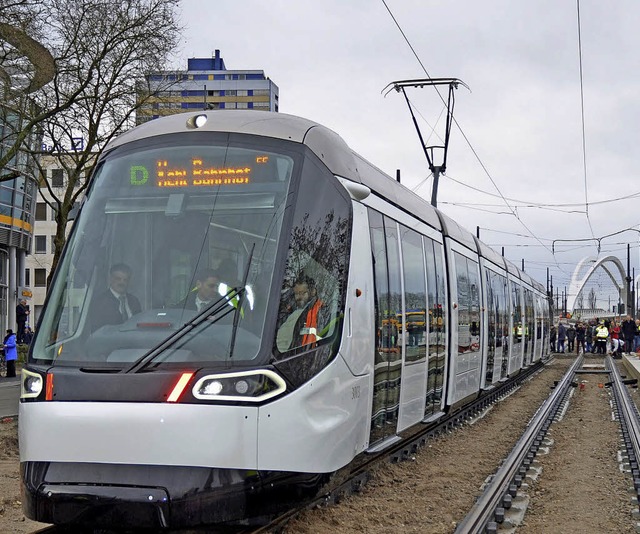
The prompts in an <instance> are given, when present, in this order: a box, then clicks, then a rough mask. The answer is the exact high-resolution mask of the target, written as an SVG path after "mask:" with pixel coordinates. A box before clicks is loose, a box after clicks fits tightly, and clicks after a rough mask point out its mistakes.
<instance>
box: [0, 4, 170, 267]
mask: <svg viewBox="0 0 640 534" xmlns="http://www.w3.org/2000/svg"><path fill="white" fill-rule="evenodd" d="M178 4H179V0H49V1H48V2H44V3H38V5H40V8H41V9H42V10H43V11H44V12H45V13H44V14H43V13H40V15H39V16H41V17H42V16H45V17H46V21H47V24H46V28H47V33H46V43H45V46H47V48H48V50H49V51H50V52H51V54H52V56H53V58H54V61H55V75H54V77H53V80H52V81H51V82H50V83H48V84H47V85H45V86H44V87H42V89H40V90H39V91H37V92H35V93H33V95H32V98H31V100H30V111H31V115H32V116H34V117H35V116H38V110H55V113H49V114H48V115H47V116H46V118H45V119H44V120H42V119H41V120H39V121H38V123H37V124H38V125H39V126H38V127H39V128H40V130H41V133H42V136H43V140H44V145H45V147H46V151H47V153H48V154H49V155H50V156H51V157H53V158H54V159H55V160H56V165H57V166H58V167H59V168H60V169H63V171H64V172H63V175H64V179H63V184H62V187H53V185H52V183H51V181H50V179H49V178H48V177H47V176H46V173H45V172H44V171H45V169H44V168H42V166H41V163H38V165H39V166H40V168H38V169H37V170H36V174H37V178H38V180H39V185H40V188H41V190H45V191H46V192H47V194H46V195H43V197H44V198H46V199H47V200H46V202H47V203H49V204H50V206H51V207H52V208H53V210H54V212H55V220H56V235H55V237H54V244H55V249H54V257H53V262H52V269H51V272H53V271H54V269H55V267H56V265H57V263H58V260H59V257H60V253H61V251H62V247H63V245H64V242H65V239H66V233H65V232H66V227H67V222H68V219H69V212H70V210H71V209H72V207H73V205H74V203H76V202H77V201H78V200H79V199H80V197H81V196H82V195H83V194H84V192H85V190H86V187H87V178H88V176H89V175H90V174H91V172H92V171H93V168H94V166H95V163H96V159H97V155H98V154H99V152H100V151H101V150H102V149H103V148H104V146H105V145H106V144H107V143H108V142H109V141H110V140H111V139H113V138H114V137H115V136H117V135H119V134H120V133H122V132H123V131H124V130H127V129H128V128H130V127H131V126H132V125H133V124H134V118H135V113H136V110H137V109H138V108H139V107H141V106H143V105H144V104H145V103H146V102H147V100H148V99H149V98H150V97H152V96H153V94H152V92H151V91H150V90H149V88H148V87H147V88H145V87H144V85H143V84H145V83H146V82H145V76H144V75H145V74H147V73H149V72H153V71H159V70H164V69H166V66H167V63H168V61H169V59H170V58H171V57H172V54H173V53H174V52H175V50H176V46H177V44H178V41H179V38H180V34H181V31H182V28H181V27H180V24H179V21H178V15H177V9H178ZM161 89H162V88H161ZM40 115H41V113H40ZM20 149H21V150H22V151H24V152H27V153H29V154H30V155H31V156H41V155H42V150H40V149H39V150H37V151H33V149H30V148H29V147H26V146H24V145H22V146H21V147H20ZM34 159H36V160H39V159H40V158H34ZM1 168H2V162H1V161H0V169H1ZM50 276H51V274H50Z"/></svg>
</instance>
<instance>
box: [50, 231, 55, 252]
mask: <svg viewBox="0 0 640 534" xmlns="http://www.w3.org/2000/svg"><path fill="white" fill-rule="evenodd" d="M55 251H56V236H54V235H52V236H51V254H53V253H54V252H55Z"/></svg>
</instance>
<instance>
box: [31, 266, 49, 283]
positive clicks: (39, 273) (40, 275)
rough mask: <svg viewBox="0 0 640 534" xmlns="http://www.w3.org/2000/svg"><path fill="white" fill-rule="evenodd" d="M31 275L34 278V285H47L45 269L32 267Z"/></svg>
mask: <svg viewBox="0 0 640 534" xmlns="http://www.w3.org/2000/svg"><path fill="white" fill-rule="evenodd" d="M33 277H34V278H35V280H34V282H35V284H34V285H35V287H47V271H46V269H34V270H33Z"/></svg>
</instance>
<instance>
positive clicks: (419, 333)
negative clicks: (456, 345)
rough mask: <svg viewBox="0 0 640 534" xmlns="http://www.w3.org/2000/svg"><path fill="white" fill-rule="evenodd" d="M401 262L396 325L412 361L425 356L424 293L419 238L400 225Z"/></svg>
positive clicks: (419, 359) (421, 252) (406, 357)
mask: <svg viewBox="0 0 640 534" xmlns="http://www.w3.org/2000/svg"><path fill="white" fill-rule="evenodd" d="M400 239H401V243H402V264H403V268H404V272H403V275H404V301H405V312H404V317H402V314H400V322H399V323H400V324H399V326H400V328H401V330H402V339H403V341H404V345H405V361H407V362H416V361H422V360H425V359H426V357H427V338H426V336H427V325H426V312H427V309H426V308H427V292H426V283H425V265H424V253H423V251H422V238H421V237H420V235H419V234H418V233H416V232H414V231H413V230H409V229H408V228H406V227H404V226H400Z"/></svg>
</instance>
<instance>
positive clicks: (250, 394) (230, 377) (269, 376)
mask: <svg viewBox="0 0 640 534" xmlns="http://www.w3.org/2000/svg"><path fill="white" fill-rule="evenodd" d="M286 389H287V386H286V383H285V381H284V379H283V378H282V377H281V376H280V375H278V374H277V373H275V372H273V371H270V370H268V369H260V370H254V371H242V372H238V373H225V374H217V375H207V376H203V377H202V378H201V379H200V380H198V381H197V382H196V383H195V385H194V386H193V390H192V392H193V396H194V397H195V398H197V399H203V400H221V401H244V402H262V401H265V400H267V399H270V398H273V397H275V396H277V395H280V394H281V393H283V392H284V391H285V390H286Z"/></svg>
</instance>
